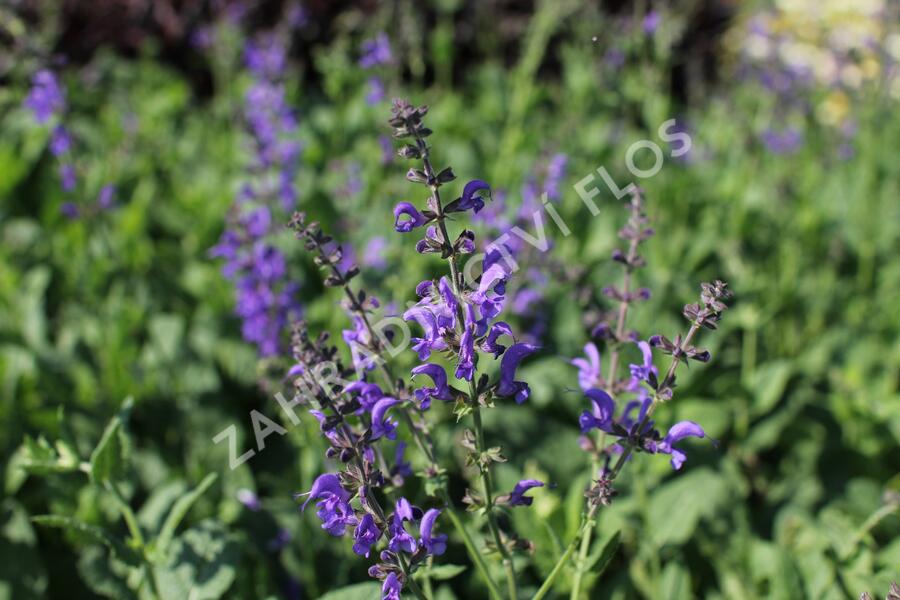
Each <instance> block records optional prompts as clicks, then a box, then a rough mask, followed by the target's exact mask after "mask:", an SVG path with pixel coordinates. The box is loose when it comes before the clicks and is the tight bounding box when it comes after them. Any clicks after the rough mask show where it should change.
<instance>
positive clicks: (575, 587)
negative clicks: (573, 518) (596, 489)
mask: <svg viewBox="0 0 900 600" xmlns="http://www.w3.org/2000/svg"><path fill="white" fill-rule="evenodd" d="M599 469H600V460H599V456H598V455H597V454H595V455H594V457H593V458H592V459H591V480H593V477H594V475H593V474H594V473H596V472H597V471H598V470H599ZM588 485H590V481H588ZM593 534H594V528H593V527H590V528H588V530H587V531H584V532H583V536H582V538H581V547H580V548H579V550H578V559H577V560H576V561H575V579H573V581H572V594H571V596H569V598H570V599H571V600H578V599H579V598H580V596H581V581H582V578H583V577H584V565H585V563H586V562H587V555H588V552H590V549H591V537H592V536H593ZM576 539H577V538H576ZM573 544H574V541H573Z"/></svg>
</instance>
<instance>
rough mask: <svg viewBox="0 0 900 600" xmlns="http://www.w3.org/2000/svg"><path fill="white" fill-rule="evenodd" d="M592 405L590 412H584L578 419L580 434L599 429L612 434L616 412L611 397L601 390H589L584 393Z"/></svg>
mask: <svg viewBox="0 0 900 600" xmlns="http://www.w3.org/2000/svg"><path fill="white" fill-rule="evenodd" d="M585 395H587V397H588V398H590V400H591V404H592V405H593V408H592V410H591V411H590V412H589V411H584V412H583V413H581V417H580V418H579V419H578V423H579V425H580V426H581V433H587V432H588V431H590V430H591V429H600V430H601V431H606V432H608V433H612V424H613V414H614V413H615V411H616V403H615V402H614V401H613V399H612V397H611V396H610V395H609V394H607V393H606V392H604V391H603V390H601V389H590V390H587V391H586V392H585Z"/></svg>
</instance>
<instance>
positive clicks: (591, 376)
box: [570, 342, 603, 391]
mask: <svg viewBox="0 0 900 600" xmlns="http://www.w3.org/2000/svg"><path fill="white" fill-rule="evenodd" d="M584 354H585V355H586V356H587V358H573V359H572V360H571V361H570V362H571V363H572V364H573V365H575V366H576V367H578V385H579V386H581V389H582V390H584V391H588V390H590V389H593V388H599V387H601V386H602V384H603V379H602V375H601V371H600V351H599V350H597V346H596V344H594V343H593V342H588V343H587V344H585V345H584Z"/></svg>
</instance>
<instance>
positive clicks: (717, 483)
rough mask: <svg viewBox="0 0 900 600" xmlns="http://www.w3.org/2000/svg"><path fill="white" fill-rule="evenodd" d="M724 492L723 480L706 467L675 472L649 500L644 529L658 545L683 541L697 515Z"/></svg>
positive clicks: (703, 513) (705, 511)
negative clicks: (645, 527) (650, 533)
mask: <svg viewBox="0 0 900 600" xmlns="http://www.w3.org/2000/svg"><path fill="white" fill-rule="evenodd" d="M687 468H688V469H690V467H687ZM726 496H727V486H726V484H725V481H724V480H723V479H722V478H721V477H720V476H718V475H716V474H715V473H714V472H713V471H711V470H710V469H706V468H703V469H697V470H694V471H690V470H688V471H687V472H686V473H678V474H677V475H676V476H675V477H674V478H673V479H672V480H671V481H670V482H668V483H666V484H665V485H664V486H662V488H660V489H659V490H658V491H657V492H656V493H655V494H654V495H653V497H652V499H651V500H650V506H649V508H648V511H647V513H648V514H647V520H648V523H647V529H648V531H651V532H653V533H652V535H653V539H654V541H655V543H656V544H658V545H660V546H662V545H664V544H681V543H684V542H686V541H687V540H688V539H690V537H691V536H692V535H693V534H694V530H695V529H696V528H697V524H698V523H699V522H700V519H701V518H702V517H704V516H710V515H712V514H713V513H714V512H715V510H716V509H717V508H718V507H719V505H721V504H722V503H723V502H724V500H725V499H726Z"/></svg>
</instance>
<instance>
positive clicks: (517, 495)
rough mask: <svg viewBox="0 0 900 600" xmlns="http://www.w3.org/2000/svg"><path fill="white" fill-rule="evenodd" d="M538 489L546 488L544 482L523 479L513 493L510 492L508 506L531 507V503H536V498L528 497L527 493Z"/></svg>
mask: <svg viewBox="0 0 900 600" xmlns="http://www.w3.org/2000/svg"><path fill="white" fill-rule="evenodd" d="M536 487H544V482H543V481H538V480H537V479H523V480H522V481H520V482H519V483H517V484H516V487H514V488H513V491H512V492H510V494H509V500H508V501H507V504H509V505H510V506H531V503H532V502H534V498H532V497H531V496H526V495H525V492H527V491H528V490H530V489H531V488H536Z"/></svg>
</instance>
